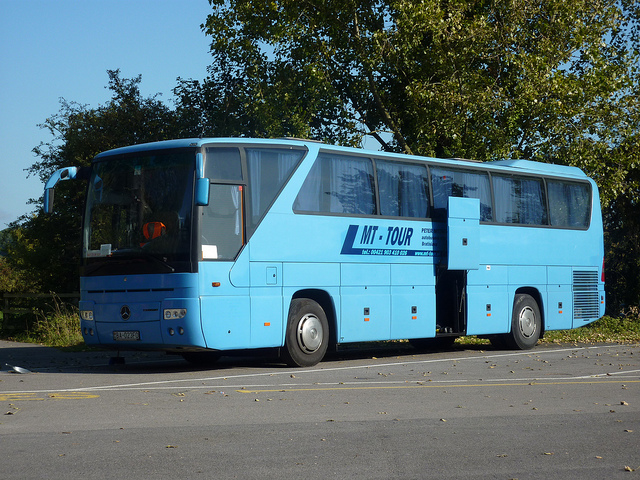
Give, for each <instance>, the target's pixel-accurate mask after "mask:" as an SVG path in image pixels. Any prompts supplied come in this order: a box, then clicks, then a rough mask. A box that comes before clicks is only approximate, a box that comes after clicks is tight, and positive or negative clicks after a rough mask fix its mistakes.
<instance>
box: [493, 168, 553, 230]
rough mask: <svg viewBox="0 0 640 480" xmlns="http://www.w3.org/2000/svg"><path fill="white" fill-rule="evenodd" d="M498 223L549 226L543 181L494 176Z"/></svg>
mask: <svg viewBox="0 0 640 480" xmlns="http://www.w3.org/2000/svg"><path fill="white" fill-rule="evenodd" d="M492 178H493V191H494V195H495V202H496V221H497V222H498V223H519V224H524V225H547V224H548V217H547V207H546V202H545V195H544V186H543V183H542V180H539V179H534V178H525V177H511V176H509V177H507V176H501V175H493V176H492Z"/></svg>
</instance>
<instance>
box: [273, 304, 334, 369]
mask: <svg viewBox="0 0 640 480" xmlns="http://www.w3.org/2000/svg"><path fill="white" fill-rule="evenodd" d="M328 345H329V322H328V320H327V315H326V314H325V312H324V310H323V309H322V307H321V306H320V305H319V304H318V303H317V302H315V301H313V300H310V299H308V298H294V299H293V300H292V301H291V305H290V307H289V319H288V321H287V331H286V333H285V339H284V348H283V349H282V354H281V357H282V360H284V362H285V363H286V364H287V365H289V366H290V367H312V366H313V365H316V364H317V363H318V362H320V361H321V360H322V359H323V357H324V354H325V353H326V352H327V346H328Z"/></svg>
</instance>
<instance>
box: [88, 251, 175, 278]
mask: <svg viewBox="0 0 640 480" xmlns="http://www.w3.org/2000/svg"><path fill="white" fill-rule="evenodd" d="M118 257H119V258H118ZM104 259H105V261H104V262H102V263H99V264H98V265H87V266H86V270H85V274H88V275H90V274H93V273H95V272H97V271H98V270H100V269H102V268H104V267H113V266H116V265H118V266H121V265H125V264H127V263H137V262H140V261H147V262H150V263H155V264H157V265H160V266H162V267H163V268H165V269H167V271H168V272H169V273H173V272H175V271H176V269H175V268H173V267H172V266H171V265H170V264H169V263H168V262H167V261H166V259H165V258H160V257H158V256H156V255H153V254H151V253H147V252H143V251H142V250H138V249H126V250H125V249H121V250H115V251H114V252H112V253H111V256H109V257H104Z"/></svg>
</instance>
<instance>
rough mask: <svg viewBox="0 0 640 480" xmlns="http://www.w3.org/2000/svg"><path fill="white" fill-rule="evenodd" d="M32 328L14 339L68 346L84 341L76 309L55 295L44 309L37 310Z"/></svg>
mask: <svg viewBox="0 0 640 480" xmlns="http://www.w3.org/2000/svg"><path fill="white" fill-rule="evenodd" d="M35 317H36V320H35V322H34V324H33V326H32V328H31V329H30V330H28V331H24V332H22V333H20V334H19V335H18V336H17V337H16V338H15V340H18V341H22V342H29V343H41V344H44V345H48V346H50V347H70V346H77V345H80V344H83V343H84V340H83V339H82V334H81V332H80V317H79V315H78V309H77V308H76V307H73V306H71V305H69V304H66V303H63V302H62V301H61V300H60V299H59V298H57V297H55V298H54V300H53V304H52V305H50V306H49V308H48V309H47V310H46V311H43V310H37V311H36V312H35Z"/></svg>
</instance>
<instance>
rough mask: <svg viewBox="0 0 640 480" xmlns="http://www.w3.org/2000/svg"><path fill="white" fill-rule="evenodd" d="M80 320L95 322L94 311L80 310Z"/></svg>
mask: <svg viewBox="0 0 640 480" xmlns="http://www.w3.org/2000/svg"><path fill="white" fill-rule="evenodd" d="M80 318H81V319H82V320H89V321H93V310H80Z"/></svg>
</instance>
